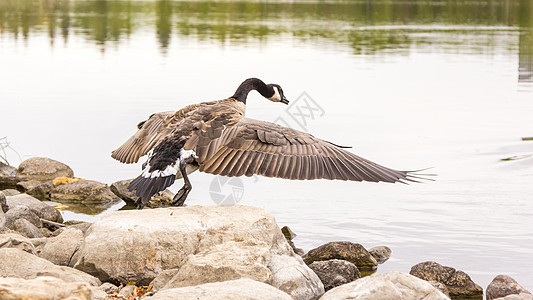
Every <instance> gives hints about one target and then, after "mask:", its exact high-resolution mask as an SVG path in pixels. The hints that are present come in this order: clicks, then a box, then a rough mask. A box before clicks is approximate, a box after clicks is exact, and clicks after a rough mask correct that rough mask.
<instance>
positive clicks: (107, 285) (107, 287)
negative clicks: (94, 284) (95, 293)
mask: <svg viewBox="0 0 533 300" xmlns="http://www.w3.org/2000/svg"><path fill="white" fill-rule="evenodd" d="M99 288H100V289H101V290H102V291H104V292H106V293H107V294H113V293H118V291H119V288H118V286H116V285H114V284H112V283H111V282H104V283H102V285H101V286H99Z"/></svg>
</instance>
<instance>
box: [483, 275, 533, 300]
mask: <svg viewBox="0 0 533 300" xmlns="http://www.w3.org/2000/svg"><path fill="white" fill-rule="evenodd" d="M518 294H529V295H531V293H530V292H529V291H528V290H526V289H525V288H523V287H522V286H521V285H520V284H518V282H516V280H514V279H513V278H512V277H511V276H507V275H498V276H496V277H495V278H494V279H493V280H492V282H491V283H490V284H489V286H488V287H487V300H493V299H497V298H502V297H505V296H508V295H518Z"/></svg>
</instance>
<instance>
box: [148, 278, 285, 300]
mask: <svg viewBox="0 0 533 300" xmlns="http://www.w3.org/2000/svg"><path fill="white" fill-rule="evenodd" d="M146 299H147V300H148V299H150V300H167V299H180V300H234V299H239V300H292V299H293V298H292V297H291V296H289V295H287V294H286V293H284V292H282V291H280V290H278V289H276V288H274V287H272V286H270V285H268V284H265V283H261V282H258V281H254V280H252V279H248V278H242V279H237V280H231V281H224V282H215V283H205V284H201V285H196V286H188V287H181V288H173V289H168V290H163V291H160V292H157V293H156V294H155V295H154V296H152V297H149V298H146Z"/></svg>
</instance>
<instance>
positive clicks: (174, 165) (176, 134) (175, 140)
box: [111, 78, 420, 209]
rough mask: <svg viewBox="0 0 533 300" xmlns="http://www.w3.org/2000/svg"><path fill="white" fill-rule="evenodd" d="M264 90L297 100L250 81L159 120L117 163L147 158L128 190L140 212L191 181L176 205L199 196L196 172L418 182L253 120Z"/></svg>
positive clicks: (155, 117)
mask: <svg viewBox="0 0 533 300" xmlns="http://www.w3.org/2000/svg"><path fill="white" fill-rule="evenodd" d="M252 90H256V91H257V92H259V93H260V94H261V95H262V96H263V97H265V98H267V99H268V100H270V101H272V102H279V103H283V104H288V103H289V101H288V100H287V98H286V97H285V95H284V93H283V89H282V88H281V86H279V85H278V84H265V83H264V82H263V81H262V80H260V79H258V78H249V79H246V80H245V81H244V82H242V83H241V84H240V85H239V87H238V88H237V90H236V91H235V94H234V95H233V96H231V97H229V98H226V99H223V100H216V101H209V102H202V103H197V104H192V105H188V106H186V107H184V108H182V109H180V110H178V111H167V112H159V113H155V114H152V115H151V116H150V117H149V118H148V119H147V120H145V121H142V122H141V123H139V124H138V125H137V128H138V131H137V132H136V133H135V134H134V135H133V136H132V137H131V138H129V139H128V140H127V141H126V142H125V143H124V144H123V145H122V146H120V147H119V148H117V149H116V150H114V151H113V152H112V154H111V156H112V157H113V158H114V159H116V160H118V161H120V162H122V163H126V164H131V163H136V162H138V160H139V158H140V157H142V156H144V155H147V156H148V157H147V160H146V162H144V164H143V165H142V173H141V175H139V176H138V177H137V178H135V179H134V180H133V181H131V183H130V184H129V186H128V189H129V190H130V191H133V190H135V193H136V195H137V197H138V200H137V202H136V203H135V204H136V205H137V208H138V209H142V208H143V207H144V206H145V205H146V204H147V203H148V201H149V200H150V199H151V197H152V196H153V195H155V194H156V193H158V192H159V191H162V190H164V189H166V188H167V187H169V186H171V185H172V184H173V183H174V181H175V180H176V179H180V178H183V180H184V184H183V187H182V188H181V189H180V190H179V191H178V192H177V193H176V195H175V196H174V198H173V205H174V206H183V204H184V202H185V199H186V198H187V196H188V194H189V192H190V191H191V189H192V185H191V182H190V180H189V177H188V175H189V174H191V173H192V172H194V171H196V170H200V172H205V173H210V174H214V175H223V176H230V177H231V176H243V175H244V176H253V175H254V174H257V175H262V176H266V177H277V178H285V179H296V180H312V179H330V180H351V181H371V182H380V181H382V182H390V183H395V182H402V183H407V182H409V181H415V182H416V181H417V180H416V179H418V178H420V177H418V176H416V175H417V174H416V173H415V172H418V171H398V170H394V169H391V168H387V167H384V166H381V165H379V164H377V163H374V162H372V161H370V160H367V159H364V158H362V157H359V156H357V155H355V154H353V153H351V152H349V151H347V150H346V149H345V148H349V147H342V146H339V145H336V144H334V143H331V142H328V141H325V140H322V139H319V138H316V137H314V136H313V135H311V134H308V133H305V132H302V131H298V130H295V129H291V128H288V127H284V126H281V125H278V124H274V123H269V122H265V121H259V120H254V119H250V118H246V117H245V116H244V115H245V111H246V98H247V97H248V93H249V92H250V91H252Z"/></svg>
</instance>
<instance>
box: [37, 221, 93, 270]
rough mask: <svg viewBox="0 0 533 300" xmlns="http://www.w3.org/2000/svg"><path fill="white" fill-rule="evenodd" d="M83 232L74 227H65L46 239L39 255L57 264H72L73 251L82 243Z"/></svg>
mask: <svg viewBox="0 0 533 300" xmlns="http://www.w3.org/2000/svg"><path fill="white" fill-rule="evenodd" d="M83 238H84V236H83V232H82V231H81V230H79V229H76V228H67V229H65V230H63V232H62V233H61V234H59V235H58V236H56V237H52V238H49V239H48V242H47V243H46V244H45V245H44V247H42V249H41V252H40V253H39V257H42V258H44V259H46V260H48V261H50V262H52V263H54V264H56V265H59V266H71V267H72V266H73V265H74V263H75V261H72V259H73V256H74V253H76V251H78V249H79V247H80V246H81V244H82V243H83Z"/></svg>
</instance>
